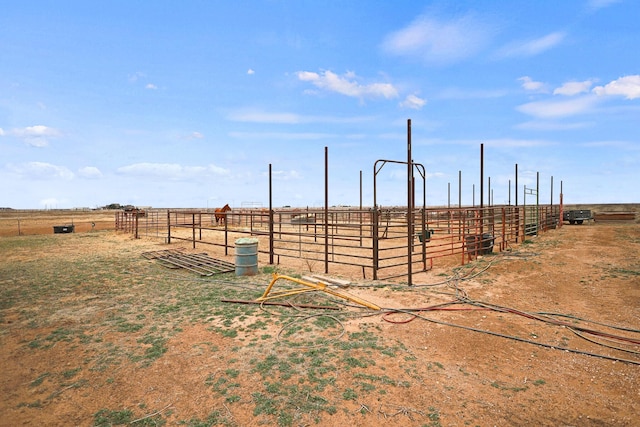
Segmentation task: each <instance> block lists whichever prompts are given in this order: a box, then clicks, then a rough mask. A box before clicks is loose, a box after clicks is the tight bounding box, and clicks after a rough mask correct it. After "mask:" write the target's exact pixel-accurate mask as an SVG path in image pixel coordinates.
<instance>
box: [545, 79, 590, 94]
mask: <svg viewBox="0 0 640 427" xmlns="http://www.w3.org/2000/svg"><path fill="white" fill-rule="evenodd" d="M593 83H594V80H585V81H582V82H566V83H564V84H563V85H562V86H560V87H559V88H556V89H555V90H554V91H553V94H554V95H566V96H574V95H578V94H581V93H587V92H589V89H591V86H592V85H593Z"/></svg>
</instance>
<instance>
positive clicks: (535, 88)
mask: <svg viewBox="0 0 640 427" xmlns="http://www.w3.org/2000/svg"><path fill="white" fill-rule="evenodd" d="M518 80H519V81H521V82H522V88H523V89H524V90H527V91H530V92H547V85H546V84H545V83H542V82H536V81H534V80H533V79H532V78H531V77H529V76H523V77H520V78H519V79H518Z"/></svg>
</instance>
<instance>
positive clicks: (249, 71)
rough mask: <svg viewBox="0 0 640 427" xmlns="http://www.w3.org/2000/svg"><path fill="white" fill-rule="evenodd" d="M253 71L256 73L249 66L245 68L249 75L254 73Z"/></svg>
mask: <svg viewBox="0 0 640 427" xmlns="http://www.w3.org/2000/svg"><path fill="white" fill-rule="evenodd" d="M255 73H256V72H255V71H253V70H252V69H251V68H249V69H248V70H247V74H248V75H250V76H252V75H254V74H255Z"/></svg>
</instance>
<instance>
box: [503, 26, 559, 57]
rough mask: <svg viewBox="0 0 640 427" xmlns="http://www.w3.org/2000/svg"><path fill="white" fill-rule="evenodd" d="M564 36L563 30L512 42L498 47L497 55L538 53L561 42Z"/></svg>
mask: <svg viewBox="0 0 640 427" xmlns="http://www.w3.org/2000/svg"><path fill="white" fill-rule="evenodd" d="M565 37H566V34H565V33H564V32H561V31H558V32H555V33H551V34H547V35H546V36H543V37H540V38H537V39H533V40H527V41H519V42H513V43H510V44H508V45H506V46H505V47H503V48H502V49H500V50H499V51H498V56H500V57H512V56H535V55H539V54H541V53H543V52H545V51H547V50H549V49H551V48H554V47H556V46H557V45H559V44H560V43H562V41H563V40H564V38H565Z"/></svg>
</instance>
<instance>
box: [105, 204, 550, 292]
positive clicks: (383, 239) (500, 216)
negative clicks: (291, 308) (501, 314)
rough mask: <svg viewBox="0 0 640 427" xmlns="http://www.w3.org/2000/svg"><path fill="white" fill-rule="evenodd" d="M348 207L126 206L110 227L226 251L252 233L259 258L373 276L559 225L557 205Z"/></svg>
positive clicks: (501, 246)
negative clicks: (339, 267) (349, 269)
mask: <svg viewBox="0 0 640 427" xmlns="http://www.w3.org/2000/svg"><path fill="white" fill-rule="evenodd" d="M408 215H409V213H408V212H407V210H406V208H404V209H403V208H397V207H396V208H380V209H376V210H374V209H371V208H369V209H353V208H332V209H330V210H328V211H327V212H326V214H325V210H324V209H323V208H307V209H289V208H286V209H285V208H283V209H275V210H273V211H269V210H268V209H260V208H243V209H233V210H231V211H228V212H224V213H216V212H215V211H214V210H212V209H206V210H193V209H168V210H146V211H142V210H132V211H127V212H125V211H121V212H117V213H116V218H115V225H116V230H117V231H121V232H126V233H131V234H133V235H134V236H135V237H136V238H139V237H151V238H161V239H164V242H165V243H167V244H171V243H173V242H175V241H184V242H189V243H190V244H191V245H192V247H193V248H196V245H206V246H211V247H217V248H218V250H221V251H222V252H223V253H224V255H230V252H229V251H230V250H233V249H234V247H235V241H236V240H237V239H238V238H241V237H247V236H250V237H254V238H257V239H258V240H259V241H260V245H259V248H260V249H259V251H258V253H259V254H260V256H261V258H263V260H264V261H265V262H268V263H269V264H280V261H281V259H283V258H293V259H297V260H300V261H302V262H304V263H306V264H307V267H308V268H309V269H310V270H311V269H312V268H313V267H315V266H317V265H323V266H324V272H325V273H329V272H330V266H331V265H338V264H340V265H345V266H350V267H353V268H356V269H358V270H360V271H361V272H362V276H363V278H372V279H374V280H380V279H389V278H395V277H402V276H408V278H409V284H411V275H412V274H413V273H418V272H423V271H428V270H430V269H431V268H432V267H433V264H434V261H436V260H437V259H439V258H445V257H456V256H457V257H459V260H460V264H465V263H466V262H469V261H470V260H473V259H475V258H477V257H478V256H480V255H486V254H488V253H491V252H494V251H498V252H501V251H504V250H506V249H507V248H508V247H509V245H510V244H517V243H521V242H523V241H524V240H525V239H527V238H528V237H529V236H532V235H536V234H539V233H543V232H546V231H548V230H550V229H554V228H556V227H559V226H561V224H562V221H561V218H562V206H561V205H544V206H537V205H533V206H490V207H483V208H479V207H469V208H430V209H416V210H414V211H413V212H412V215H413V219H412V221H410V222H411V229H409V225H408V223H409V221H407V219H408V218H407V217H408Z"/></svg>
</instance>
